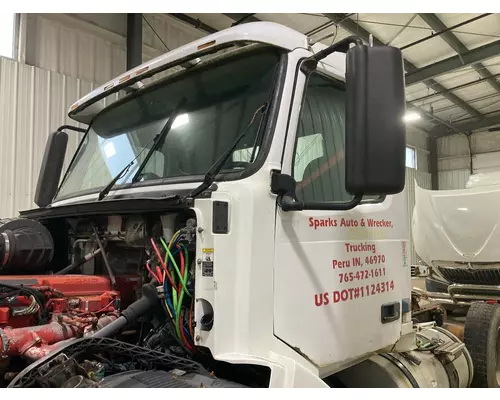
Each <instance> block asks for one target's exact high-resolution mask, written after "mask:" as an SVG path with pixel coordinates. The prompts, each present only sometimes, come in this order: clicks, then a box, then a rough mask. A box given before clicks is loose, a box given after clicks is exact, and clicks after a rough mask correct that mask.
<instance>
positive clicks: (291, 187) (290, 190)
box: [271, 171, 363, 211]
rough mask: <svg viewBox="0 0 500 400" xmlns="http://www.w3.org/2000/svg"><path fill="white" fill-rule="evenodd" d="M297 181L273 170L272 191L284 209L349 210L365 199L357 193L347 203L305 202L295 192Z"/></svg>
mask: <svg viewBox="0 0 500 400" xmlns="http://www.w3.org/2000/svg"><path fill="white" fill-rule="evenodd" d="M296 185H297V182H296V181H295V179H294V178H293V177H291V176H290V175H287V174H282V173H281V172H279V171H273V174H272V176H271V193H273V194H276V195H277V196H278V205H279V206H280V207H281V209H282V210H283V211H303V210H328V211H333V210H335V211H347V210H352V209H353V208H354V207H356V206H357V205H358V204H359V203H361V200H362V199H363V195H362V194H357V195H355V196H354V197H353V198H352V199H351V200H350V201H348V202H345V203H333V202H321V203H320V202H311V203H304V202H302V201H300V200H299V199H297V195H296V194H295V188H296Z"/></svg>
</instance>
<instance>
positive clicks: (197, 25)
mask: <svg viewBox="0 0 500 400" xmlns="http://www.w3.org/2000/svg"><path fill="white" fill-rule="evenodd" d="M167 15H170V16H171V17H174V18H176V19H178V20H179V21H182V22H184V23H186V24H188V25H191V26H192V27H194V28H196V29H198V30H200V31H203V32H206V33H216V32H219V31H218V30H217V29H215V28H212V27H211V26H210V25H207V24H204V23H203V22H201V21H200V20H199V19H195V18H193V17H190V16H189V15H187V14H167Z"/></svg>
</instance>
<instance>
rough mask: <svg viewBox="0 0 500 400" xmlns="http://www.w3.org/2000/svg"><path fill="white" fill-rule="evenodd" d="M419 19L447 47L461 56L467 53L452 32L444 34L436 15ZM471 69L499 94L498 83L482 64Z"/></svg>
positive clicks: (441, 23)
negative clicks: (435, 32)
mask: <svg viewBox="0 0 500 400" xmlns="http://www.w3.org/2000/svg"><path fill="white" fill-rule="evenodd" d="M419 16H420V18H422V19H423V20H424V22H425V23H426V24H427V25H429V26H430V27H431V28H432V29H433V30H434V31H437V32H441V31H443V33H441V35H440V36H441V38H442V39H443V40H444V41H445V42H446V43H448V45H449V46H450V47H451V48H452V49H453V50H455V51H456V52H457V53H458V54H463V53H466V52H468V51H469V49H468V48H467V47H465V45H464V44H463V43H462V42H461V41H460V39H458V38H457V37H456V36H455V34H454V33H453V32H452V31H446V32H444V31H445V30H446V29H447V27H446V25H445V24H444V23H443V22H442V21H441V20H440V19H439V18H438V17H437V16H436V14H419ZM472 68H474V70H475V71H476V72H477V73H478V74H479V75H480V76H481V78H485V79H486V80H487V81H488V83H489V84H490V85H491V87H493V89H495V90H496V91H497V92H499V93H500V83H498V81H497V80H496V79H495V78H494V77H493V75H492V74H491V72H490V71H488V69H487V68H486V67H485V66H484V65H483V64H482V63H480V62H479V63H477V64H474V65H472Z"/></svg>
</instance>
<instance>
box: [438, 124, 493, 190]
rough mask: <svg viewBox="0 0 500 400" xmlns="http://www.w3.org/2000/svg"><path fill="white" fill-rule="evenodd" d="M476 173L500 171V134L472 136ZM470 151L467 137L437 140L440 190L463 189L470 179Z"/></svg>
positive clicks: (476, 134)
mask: <svg viewBox="0 0 500 400" xmlns="http://www.w3.org/2000/svg"><path fill="white" fill-rule="evenodd" d="M471 149H472V167H473V171H474V172H475V173H477V172H488V171H498V170H500V132H478V133H475V134H473V135H472V136H471ZM470 164H471V158H470V150H469V142H468V140H467V137H466V136H465V135H452V136H447V137H444V138H441V139H438V173H439V189H441V190H449V189H464V188H465V184H466V183H467V180H468V179H469V176H470Z"/></svg>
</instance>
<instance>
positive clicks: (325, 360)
mask: <svg viewBox="0 0 500 400" xmlns="http://www.w3.org/2000/svg"><path fill="white" fill-rule="evenodd" d="M320 65H322V64H320ZM323 65H324V64H323ZM336 76H339V72H338V71H335V70H334V69H332V68H328V67H325V68H318V70H317V71H315V72H313V73H312V74H311V75H310V76H309V79H306V76H305V75H304V74H303V73H301V72H299V73H298V79H297V85H296V90H295V96H294V102H295V104H293V105H292V107H293V108H292V110H293V111H292V112H291V119H290V123H289V130H288V132H287V143H286V145H285V154H284V156H283V166H282V173H284V174H289V175H291V176H292V177H294V178H295V180H296V182H297V190H296V194H297V197H298V199H299V200H302V201H304V202H325V203H334V202H337V203H338V202H343V203H345V202H348V201H349V200H351V199H352V196H351V195H349V194H348V193H347V192H346V190H345V159H344V143H345V90H344V87H343V83H342V82H341V81H339V80H337V79H336ZM295 110H297V111H295ZM333 208H334V207H333V206H332V209H331V210H324V211H323V210H322V211H312V210H304V211H289V212H284V211H283V210H282V209H281V208H279V207H278V211H277V220H276V240H275V243H276V249H275V265H274V269H275V274H274V276H275V278H274V279H275V281H274V285H275V286H274V330H275V335H276V336H277V337H279V338H280V339H281V340H283V341H284V342H285V343H287V344H288V345H289V346H290V347H292V348H293V349H295V350H296V351H297V352H299V353H300V354H302V355H303V356H304V357H305V358H307V359H308V360H309V361H311V362H312V363H314V364H315V365H317V366H318V367H325V368H327V367H329V368H330V369H331V368H336V367H337V366H340V365H342V364H344V365H345V364H347V363H348V362H349V361H350V360H355V359H360V358H363V357H367V356H369V355H370V354H372V353H373V352H376V351H378V350H380V349H383V348H385V347H387V346H391V345H393V344H394V343H395V342H396V341H397V340H398V339H399V337H400V334H401V325H402V323H401V321H402V319H401V314H402V304H403V299H405V300H404V302H406V299H407V298H409V297H410V279H411V278H410V270H409V268H410V266H409V264H408V262H407V258H406V252H407V248H408V226H407V216H406V200H405V196H404V194H399V195H396V196H388V197H387V198H379V197H377V198H372V199H369V198H367V199H364V201H363V202H362V204H360V205H358V206H357V207H355V208H354V209H352V210H349V211H338V210H334V209H333ZM405 304H406V303H405Z"/></svg>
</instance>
